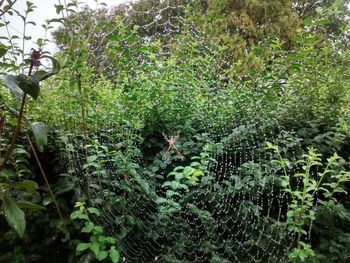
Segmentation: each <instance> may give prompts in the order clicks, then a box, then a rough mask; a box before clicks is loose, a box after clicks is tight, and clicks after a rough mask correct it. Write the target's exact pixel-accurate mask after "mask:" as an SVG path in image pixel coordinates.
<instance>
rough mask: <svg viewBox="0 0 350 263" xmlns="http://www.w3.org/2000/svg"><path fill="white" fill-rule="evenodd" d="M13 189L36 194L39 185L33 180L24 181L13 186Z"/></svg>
mask: <svg viewBox="0 0 350 263" xmlns="http://www.w3.org/2000/svg"><path fill="white" fill-rule="evenodd" d="M12 186H13V188H15V189H19V190H22V189H23V190H25V191H26V192H30V193H31V192H34V191H35V190H37V189H38V188H39V186H38V184H37V183H36V182H35V181H32V180H23V181H21V182H16V183H13V184H12Z"/></svg>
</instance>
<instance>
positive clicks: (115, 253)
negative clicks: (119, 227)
mask: <svg viewBox="0 0 350 263" xmlns="http://www.w3.org/2000/svg"><path fill="white" fill-rule="evenodd" d="M109 257H110V258H111V260H112V262H113V263H117V262H119V258H120V254H119V251H118V250H116V249H115V246H112V247H111V249H110V251H109Z"/></svg>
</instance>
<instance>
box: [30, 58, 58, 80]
mask: <svg viewBox="0 0 350 263" xmlns="http://www.w3.org/2000/svg"><path fill="white" fill-rule="evenodd" d="M44 58H47V59H49V60H51V63H52V69H51V71H45V70H38V71H36V72H35V73H34V74H33V76H34V77H35V78H36V79H38V80H39V81H42V80H44V79H47V78H49V77H51V76H53V75H55V74H57V73H58V72H59V71H60V69H61V66H60V64H59V63H58V61H57V59H55V58H53V57H51V56H41V57H40V59H44Z"/></svg>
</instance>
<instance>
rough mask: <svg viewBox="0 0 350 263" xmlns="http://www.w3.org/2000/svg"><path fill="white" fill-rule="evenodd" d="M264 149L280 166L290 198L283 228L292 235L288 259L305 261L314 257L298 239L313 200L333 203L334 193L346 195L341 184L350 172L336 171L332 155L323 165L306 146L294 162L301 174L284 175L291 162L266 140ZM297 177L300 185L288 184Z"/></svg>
mask: <svg viewBox="0 0 350 263" xmlns="http://www.w3.org/2000/svg"><path fill="white" fill-rule="evenodd" d="M267 149H270V150H273V151H274V152H275V153H276V154H277V157H278V159H277V160H276V162H277V163H278V164H279V165H280V167H281V168H282V169H283V174H284V175H283V176H281V186H282V188H283V189H284V191H285V192H287V193H288V194H289V196H290V198H291V201H290V204H289V207H288V211H287V221H286V225H287V229H288V231H289V232H290V233H292V234H296V235H297V237H296V248H294V249H293V251H292V252H291V253H290V254H289V258H290V259H291V260H295V261H305V260H306V259H307V258H310V257H314V256H315V255H316V254H315V252H314V251H313V250H312V249H311V246H310V245H309V244H306V243H304V242H302V241H301V239H302V237H303V236H307V232H306V231H305V230H304V228H305V226H306V225H307V224H309V223H311V222H312V221H314V220H315V219H316V217H315V202H316V195H318V200H317V204H318V206H327V207H329V206H330V205H334V204H336V202H337V199H336V198H335V195H336V194H338V193H343V194H347V192H346V190H345V189H344V184H345V183H347V182H349V181H350V172H346V171H343V170H341V171H339V168H340V167H341V158H340V157H339V156H338V155H337V154H334V155H333V156H332V157H331V158H329V159H327V163H326V165H325V167H324V169H323V171H322V170H321V169H320V167H322V166H324V165H323V163H322V159H321V157H322V156H321V154H318V153H317V152H316V151H315V150H314V149H313V148H309V149H308V153H307V154H304V155H303V156H302V157H303V159H301V160H298V161H297V162H296V164H297V165H300V166H301V168H302V172H301V173H296V174H294V175H288V172H287V171H288V169H290V168H291V167H292V166H291V163H290V161H289V160H288V159H285V158H282V156H281V154H280V150H279V148H278V146H275V145H272V144H271V143H267ZM298 179H299V180H300V182H301V187H300V188H298V187H297V188H295V187H294V186H292V185H293V184H294V183H295V182H294V181H295V180H298Z"/></svg>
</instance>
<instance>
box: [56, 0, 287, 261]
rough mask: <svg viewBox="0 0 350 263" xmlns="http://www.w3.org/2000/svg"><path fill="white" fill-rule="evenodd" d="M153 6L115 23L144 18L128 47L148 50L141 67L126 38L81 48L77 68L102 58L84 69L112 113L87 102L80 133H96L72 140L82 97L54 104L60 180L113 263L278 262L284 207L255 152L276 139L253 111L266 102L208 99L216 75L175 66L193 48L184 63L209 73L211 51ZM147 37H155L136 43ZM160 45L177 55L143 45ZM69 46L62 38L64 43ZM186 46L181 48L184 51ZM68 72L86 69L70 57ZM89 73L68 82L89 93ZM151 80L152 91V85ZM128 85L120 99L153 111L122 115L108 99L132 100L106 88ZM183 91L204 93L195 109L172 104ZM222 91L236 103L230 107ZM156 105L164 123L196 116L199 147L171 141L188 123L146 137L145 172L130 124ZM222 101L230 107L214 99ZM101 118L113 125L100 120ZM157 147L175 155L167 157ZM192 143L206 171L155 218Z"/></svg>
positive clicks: (176, 9) (183, 23) (282, 257)
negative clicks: (147, 104) (114, 250)
mask: <svg viewBox="0 0 350 263" xmlns="http://www.w3.org/2000/svg"><path fill="white" fill-rule="evenodd" d="M161 2H162V3H163V5H162V6H161V7H160V8H159V9H157V8H151V9H148V10H142V11H138V10H134V9H133V8H132V7H131V6H126V8H127V10H128V11H127V13H128V15H127V16H125V17H123V18H121V19H120V21H119V23H120V25H122V27H123V28H124V29H123V30H125V28H127V25H128V23H129V21H128V17H129V16H132V15H133V14H138V15H140V14H141V15H142V14H144V15H145V16H146V15H147V16H148V15H149V14H152V17H153V20H152V21H150V22H147V23H144V24H141V25H140V27H141V30H139V31H138V32H144V33H145V36H143V38H142V39H141V41H140V42H141V43H142V44H141V49H142V47H144V48H146V49H148V50H149V49H150V46H151V49H152V48H154V50H155V52H154V54H152V56H153V57H152V56H150V55H149V54H148V53H147V54H146V55H145V53H142V52H139V53H138V50H139V49H140V42H137V43H136V42H132V41H131V39H132V38H133V37H134V32H133V31H132V30H129V31H128V30H125V31H124V34H121V35H122V37H120V36H119V38H118V37H116V36H115V35H103V34H102V35H101V36H102V37H101V38H100V42H98V43H94V45H91V46H85V48H86V50H85V51H86V54H85V56H86V57H84V58H85V59H86V60H88V59H91V58H92V57H93V56H94V54H95V53H96V52H97V51H98V50H103V54H104V56H103V57H101V60H100V61H99V60H98V58H97V63H96V64H95V65H98V64H99V63H104V68H105V71H103V72H102V74H104V75H105V76H104V77H101V79H99V80H96V81H95V82H93V83H94V85H96V86H97V88H99V87H106V86H107V87H109V89H106V94H105V97H107V98H109V100H111V101H113V100H114V102H113V104H114V108H115V112H107V111H108V110H109V109H110V105H106V103H108V102H106V101H103V100H100V98H95V99H94V103H95V106H94V107H95V108H98V110H97V111H96V112H103V113H104V115H103V114H102V115H99V114H98V113H96V112H95V113H94V111H88V112H87V114H86V115H85V117H84V118H85V121H86V122H89V120H90V119H91V120H95V121H96V123H89V125H95V126H96V130H97V131H98V132H97V133H91V134H84V133H83V134H81V133H80V135H79V136H77V135H76V128H77V127H80V126H81V125H80V124H81V123H80V121H81V117H82V116H81V115H80V113H79V114H78V113H77V112H80V109H79V107H78V106H77V105H79V104H81V101H79V98H80V96H81V95H82V94H81V93H79V92H78V91H76V93H74V94H72V96H71V97H70V98H66V99H65V100H66V102H65V103H64V104H62V111H63V113H64V114H63V116H66V118H65V119H59V120H53V122H56V123H57V124H58V125H60V126H61V127H65V128H66V129H67V130H68V131H70V133H71V134H69V133H67V134H66V135H64V136H62V137H61V139H62V141H63V142H64V152H65V154H66V155H65V156H64V159H65V161H66V167H67V173H68V174H70V175H73V176H72V178H73V179H74V180H76V183H77V191H81V193H82V194H83V195H84V196H85V198H86V199H87V200H89V201H90V203H91V204H92V205H94V206H96V207H98V208H99V209H100V210H101V212H102V213H101V217H100V218H98V220H99V223H100V224H102V225H103V226H104V229H105V230H106V231H108V232H109V234H111V235H113V236H115V237H116V238H117V240H118V248H119V249H120V250H121V253H122V259H121V261H122V262H286V260H287V259H286V255H287V250H288V249H290V247H291V246H292V243H293V237H291V236H289V235H288V232H287V230H286V226H285V224H284V222H285V220H286V215H285V213H286V210H287V208H288V205H287V203H288V197H287V196H286V194H285V193H284V192H283V191H282V190H281V187H280V185H279V181H278V179H277V177H278V176H277V173H278V168H275V170H273V169H271V159H272V156H271V155H270V154H269V153H268V152H267V151H266V150H265V149H264V147H265V143H266V141H274V140H275V138H274V136H275V135H274V134H276V130H277V131H279V134H281V135H283V131H282V129H281V128H280V127H279V125H278V120H277V119H275V118H274V117H273V114H271V115H269V114H267V113H268V112H270V113H271V110H270V109H268V108H267V107H268V106H263V105H267V103H265V101H264V97H263V96H261V94H255V93H254V92H253V91H252V92H251V93H248V94H245V95H246V96H247V97H249V99H247V98H245V99H243V100H242V99H241V98H239V92H240V91H239V89H238V88H237V90H236V91H227V90H217V89H215V87H216V86H217V85H219V84H220V83H223V80H224V81H226V83H229V84H230V78H229V76H227V75H226V74H225V73H222V72H224V71H223V70H217V71H216V72H213V71H212V70H211V69H210V68H207V69H206V70H205V67H202V68H201V70H196V68H193V67H192V68H191V67H184V64H185V63H188V61H187V60H186V56H187V55H189V52H193V50H195V49H197V52H196V53H195V54H196V56H194V55H193V54H192V55H191V58H192V59H194V62H193V63H194V64H196V63H197V64H198V65H203V64H204V65H210V64H211V63H215V59H217V57H216V55H217V54H216V53H215V49H214V48H213V46H212V47H211V46H210V45H207V43H206V42H205V40H204V39H205V38H204V35H203V33H201V32H198V30H197V29H195V27H193V26H192V25H191V24H190V23H189V22H187V20H186V19H185V18H184V17H185V16H186V15H184V16H176V15H174V14H186V12H185V6H182V5H174V4H171V3H169V2H167V1H161ZM82 26H83V25H82ZM89 26H90V29H91V32H92V31H94V29H96V30H97V28H99V27H101V24H98V23H97V22H96V23H93V24H91V25H89ZM154 28H157V29H158V30H157V32H158V33H155V34H153V35H152V36H150V35H147V32H149V31H151V30H152V29H154ZM97 31H98V30H97ZM125 32H126V33H125ZM170 36H171V37H174V41H175V42H176V43H177V44H178V45H167V46H162V45H159V44H158V46H157V45H155V46H152V45H153V43H159V41H162V40H163V39H166V38H167V37H170ZM177 36H178V37H177ZM77 37H79V36H77V35H74V33H72V36H71V38H72V39H73V38H75V39H76V38H77ZM157 41H158V42H157ZM120 43H123V44H120ZM189 47H191V48H192V49H191V50H190V51H189V50H188V48H189ZM136 49H137V50H136ZM174 49H175V50H174ZM111 50H113V52H111ZM135 50H136V51H137V52H136V51H135ZM134 51H135V52H134ZM130 52H131V53H132V52H134V53H133V54H136V55H137V56H134V55H133V56H134V57H133V58H132V59H133V61H136V62H135V63H134V64H132V63H131V62H130V63H129V64H128V67H130V68H129V70H130V71H129V76H127V77H125V76H121V74H120V72H121V69H118V68H116V61H120V60H121V59H123V57H125V56H127V54H129V53H130ZM171 52H177V53H178V54H181V55H182V56H183V61H184V62H183V63H181V62H179V63H173V62H172V61H171V55H170V54H171ZM154 56H155V57H157V58H160V60H157V59H154ZM167 59H169V60H170V61H169V60H168V61H167ZM106 61H107V62H106ZM157 61H158V62H157ZM159 61H160V62H159ZM74 63H75V64H76V65H78V67H80V68H83V67H86V68H88V67H87V65H86V64H81V62H80V61H78V58H77V60H76V62H74ZM205 63H207V64H205ZM164 72H166V73H167V74H169V73H170V72H173V74H174V76H178V77H173V78H170V77H169V78H166V77H165V76H164V75H163V74H164ZM90 73H91V76H90V77H86V76H81V77H79V79H78V80H79V81H80V82H81V83H82V86H84V85H85V86H89V85H91V79H93V76H94V74H96V71H94V70H91V72H90ZM85 74H86V71H85ZM157 76H158V78H159V79H161V80H162V81H157ZM212 76H214V78H213V77H212ZM182 78H185V79H186V82H183V81H182ZM125 79H128V81H126V80H125ZM130 79H131V80H130ZM150 80H151V81H150ZM129 81H132V84H130V82H129ZM64 84H65V82H64V81H63V85H64ZM229 84H228V85H229ZM67 85H68V84H67ZM133 85H134V86H133ZM157 85H158V86H157ZM130 86H133V89H134V90H133V92H130V94H136V93H137V92H143V94H145V95H144V96H151V97H152V98H153V99H152V100H153V105H152V106H153V107H151V108H150V109H149V110H148V111H147V110H145V112H142V113H138V112H137V109H138V108H139V107H140V108H141V107H142V103H143V100H142V99H136V100H134V107H131V108H124V105H123V101H120V100H123V99H125V100H131V101H132V100H133V99H134V98H133V97H132V96H130V97H125V98H124V97H122V95H121V94H120V93H118V87H119V88H121V89H124V90H128V91H129V90H130V89H131V87H130ZM159 86H160V88H159ZM156 87H158V88H157V89H156ZM213 87H214V88H213ZM184 89H193V94H192V95H194V96H196V90H198V89H201V90H206V91H207V92H206V93H205V95H203V97H202V98H201V101H202V107H201V108H200V109H198V108H194V107H193V106H191V98H190V97H186V96H184V93H183V92H182V91H183V90H184ZM153 90H155V91H153ZM230 92H233V93H234V92H236V94H237V97H235V96H232V94H230ZM165 94H170V96H168V98H169V101H168V102H167V103H169V109H168V112H167V113H168V114H169V115H170V116H176V113H177V112H178V113H180V112H181V113H182V112H188V113H189V114H188V116H197V117H196V118H197V119H196V120H195V121H197V123H199V125H198V126H199V127H200V130H201V133H200V138H197V137H195V136H193V137H192V138H191V137H190V136H187V137H182V134H188V133H186V131H185V130H182V129H183V126H181V125H180V124H181V122H186V121H190V120H189V118H190V117H187V116H185V117H183V118H180V119H178V120H177V119H172V121H173V122H174V123H175V124H174V127H173V129H170V130H165V131H164V130H159V131H158V133H159V134H160V135H161V134H163V136H160V138H158V139H159V140H158V144H160V145H161V146H159V145H158V148H156V149H158V152H157V153H156V154H154V157H155V158H154V160H148V161H147V162H145V160H144V159H145V156H142V151H141V149H143V148H144V147H146V146H145V145H144V141H143V140H142V137H143V136H145V135H144V134H142V132H143V128H145V127H143V126H142V123H143V121H145V120H152V117H153V116H154V114H155V111H157V106H163V105H162V104H161V103H163V102H164V99H162V96H166V95H165ZM85 95H86V94H85ZM91 95H92V96H93V92H91ZM228 95H230V96H231V97H232V98H236V101H230V102H229V101H227V100H225V99H224V98H225V96H228ZM67 100H68V101H67ZM118 100H119V102H118ZM254 100H255V101H254ZM179 101H181V103H179ZM245 103H250V105H251V106H252V107H251V108H250V110H247V111H244V112H243V113H242V111H241V110H238V109H239V108H243V109H244V104H245ZM220 109H221V110H220ZM222 109H225V110H224V111H222ZM104 111H106V112H104ZM75 115H76V116H75ZM105 115H108V117H106V118H107V119H108V118H109V120H113V121H109V122H106V121H104V120H103V118H105ZM162 116H166V114H165V115H162ZM98 120H101V121H100V122H99V121H98ZM125 120H128V121H125ZM165 121H167V120H165ZM213 121H215V123H216V124H215V125H214V124H213ZM106 123H108V124H106ZM101 125H104V126H101ZM83 128H84V127H83ZM171 138H172V140H171ZM186 140H190V141H186ZM169 141H171V142H172V143H173V145H172V146H176V147H177V148H173V147H171V145H170V143H169ZM203 141H204V142H205V143H210V144H211V145H212V146H213V147H214V148H215V149H216V150H215V151H212V152H211V157H212V158H213V159H214V160H215V162H214V161H213V162H210V163H209V165H208V167H207V170H208V173H207V174H206V175H205V179H206V182H204V178H203V180H202V182H201V183H200V184H198V185H196V186H193V187H191V188H190V191H189V192H181V196H177V197H174V198H170V200H171V201H174V200H175V201H176V203H177V204H179V207H177V209H175V210H169V209H168V210H167V211H165V212H162V211H161V209H162V208H164V205H163V203H162V202H163V201H164V199H166V198H167V192H166V190H165V189H164V188H162V184H163V183H164V182H165V181H167V180H168V179H167V174H168V173H169V172H171V167H172V165H173V164H174V163H175V164H179V165H186V163H188V159H187V160H181V156H180V155H183V156H184V157H185V158H189V156H187V154H186V151H185V148H186V147H185V145H186V143H187V144H188V143H190V142H191V143H193V144H194V145H196V144H199V145H201V144H205V143H203ZM151 147H155V145H151ZM180 153H181V154H180ZM146 157H147V156H146Z"/></svg>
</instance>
